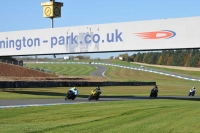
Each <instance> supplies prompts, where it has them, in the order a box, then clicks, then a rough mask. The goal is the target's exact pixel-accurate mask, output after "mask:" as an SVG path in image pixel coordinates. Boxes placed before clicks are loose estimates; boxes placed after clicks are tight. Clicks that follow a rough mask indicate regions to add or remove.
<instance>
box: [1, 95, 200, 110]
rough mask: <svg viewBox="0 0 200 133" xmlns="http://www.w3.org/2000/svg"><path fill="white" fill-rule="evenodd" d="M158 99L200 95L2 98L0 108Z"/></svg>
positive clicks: (186, 97) (187, 97)
mask: <svg viewBox="0 0 200 133" xmlns="http://www.w3.org/2000/svg"><path fill="white" fill-rule="evenodd" d="M156 99H174V100H195V101H200V96H194V97H189V96H159V97H157V98H149V97H147V96H146V97H145V96H141V97H139V96H138V97H135V96H132V97H125V96H118V97H105V96H103V97H100V99H99V100H98V101H95V100H91V101H88V98H78V97H77V98H76V99H75V100H65V99H64V98H63V99H27V100H0V108H16V107H28V106H51V105H61V104H81V103H97V102H110V101H124V100H156Z"/></svg>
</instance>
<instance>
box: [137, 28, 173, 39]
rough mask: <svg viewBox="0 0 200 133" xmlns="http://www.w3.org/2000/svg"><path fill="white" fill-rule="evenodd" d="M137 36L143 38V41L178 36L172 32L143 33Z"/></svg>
mask: <svg viewBox="0 0 200 133" xmlns="http://www.w3.org/2000/svg"><path fill="white" fill-rule="evenodd" d="M135 34H136V36H139V37H142V39H169V38H172V37H174V36H176V32H174V31H171V30H162V31H152V32H141V33H135Z"/></svg>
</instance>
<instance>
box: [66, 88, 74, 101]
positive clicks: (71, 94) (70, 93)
mask: <svg viewBox="0 0 200 133" xmlns="http://www.w3.org/2000/svg"><path fill="white" fill-rule="evenodd" d="M75 98H76V95H74V92H73V91H71V90H70V91H69V92H68V93H67V94H66V97H65V100H69V99H72V100H74V99H75Z"/></svg>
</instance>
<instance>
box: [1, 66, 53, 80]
mask: <svg viewBox="0 0 200 133" xmlns="http://www.w3.org/2000/svg"><path fill="white" fill-rule="evenodd" d="M51 76H52V75H51V74H48V73H43V72H40V71H36V70H31V69H27V68H24V67H21V66H16V65H12V64H5V63H0V77H51Z"/></svg>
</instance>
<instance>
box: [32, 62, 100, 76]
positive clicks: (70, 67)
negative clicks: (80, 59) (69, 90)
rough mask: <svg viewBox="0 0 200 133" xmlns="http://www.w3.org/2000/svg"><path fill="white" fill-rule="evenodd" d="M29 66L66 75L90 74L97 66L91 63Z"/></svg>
mask: <svg viewBox="0 0 200 133" xmlns="http://www.w3.org/2000/svg"><path fill="white" fill-rule="evenodd" d="M28 66H31V67H36V68H40V69H45V70H50V71H52V72H55V73H60V74H62V75H65V76H89V75H90V73H91V72H93V71H95V70H96V68H95V67H93V66H91V65H82V64H80V65H75V64H28Z"/></svg>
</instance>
